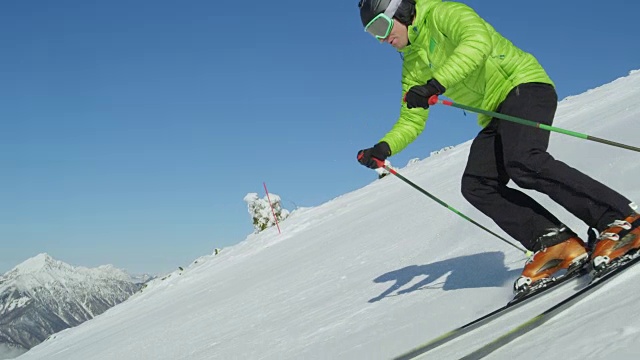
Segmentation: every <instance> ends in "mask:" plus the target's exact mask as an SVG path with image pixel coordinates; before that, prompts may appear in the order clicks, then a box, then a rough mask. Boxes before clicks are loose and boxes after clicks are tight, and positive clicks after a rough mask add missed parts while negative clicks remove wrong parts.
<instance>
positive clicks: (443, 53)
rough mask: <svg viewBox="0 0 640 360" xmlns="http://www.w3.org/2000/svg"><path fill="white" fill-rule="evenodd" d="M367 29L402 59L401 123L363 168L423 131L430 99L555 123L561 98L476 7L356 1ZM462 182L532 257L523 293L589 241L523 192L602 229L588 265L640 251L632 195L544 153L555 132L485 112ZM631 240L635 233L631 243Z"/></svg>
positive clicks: (364, 153) (521, 281)
mask: <svg viewBox="0 0 640 360" xmlns="http://www.w3.org/2000/svg"><path fill="white" fill-rule="evenodd" d="M358 6H359V8H360V17H361V19H362V25H363V26H364V28H365V31H367V32H368V33H370V34H371V35H373V36H374V37H375V38H376V39H377V40H379V41H380V42H382V43H388V44H389V45H391V46H393V47H394V48H395V49H397V50H398V51H399V52H401V53H402V55H403V65H402V93H403V103H402V106H401V109H400V117H399V119H398V120H397V122H396V124H395V125H394V126H393V128H392V129H391V130H390V131H389V132H388V133H387V134H386V135H385V136H384V137H383V138H382V139H381V140H380V141H379V142H378V143H377V144H376V145H374V146H373V147H371V148H368V149H363V150H360V151H359V152H358V161H359V162H360V163H361V164H362V165H364V166H367V167H369V168H377V167H378V163H377V162H376V161H374V158H375V159H378V160H382V161H384V160H385V159H387V158H388V157H389V156H391V155H394V154H397V153H398V152H400V151H401V150H403V149H404V148H405V147H406V146H408V145H409V143H411V142H413V141H414V140H415V139H416V138H417V137H418V135H419V134H420V133H421V132H422V131H423V130H424V127H425V122H426V119H427V116H428V114H429V111H428V109H429V103H428V99H429V98H430V97H431V96H433V95H442V94H445V93H446V95H447V96H448V97H449V98H451V99H452V100H454V101H456V102H460V103H463V104H467V105H469V106H474V107H480V108H483V109H486V110H490V111H494V112H498V113H501V114H508V115H511V116H516V117H520V118H524V119H529V120H535V121H536V122H540V123H542V124H546V125H551V124H552V122H553V117H554V115H555V111H556V107H557V101H558V99H557V94H556V91H555V87H554V83H553V82H552V81H551V79H550V78H549V76H548V75H547V73H546V72H545V70H544V69H543V68H542V66H541V65H540V64H539V62H538V60H537V59H536V58H535V57H534V56H533V55H531V54H529V53H526V52H524V51H522V50H521V49H519V48H517V47H516V46H514V45H513V44H512V43H511V42H510V41H509V40H507V39H506V38H504V37H503V36H502V35H500V34H499V33H498V32H497V31H496V30H495V29H494V28H493V27H492V26H491V25H490V24H489V23H487V22H486V21H485V20H484V19H482V18H481V17H480V16H479V15H478V14H477V13H476V12H475V11H474V10H473V9H471V8H470V7H468V6H467V5H464V4H462V3H458V2H449V1H447V2H443V1H441V0H360V2H359V4H358ZM478 120H479V121H478V123H479V124H480V126H481V127H482V130H481V131H480V132H479V133H478V135H477V136H476V137H475V139H474V140H473V143H472V144H471V149H470V152H469V157H468V160H467V165H466V168H465V170H464V173H463V175H462V184H461V190H462V195H463V196H464V198H465V199H466V200H467V201H469V202H470V203H471V204H472V205H473V206H475V207H476V208H477V209H478V210H480V211H481V212H483V213H484V214H485V215H487V216H488V217H490V218H491V219H492V220H493V221H494V222H495V223H496V224H497V225H498V226H499V227H500V228H501V229H503V230H504V231H505V232H506V233H507V234H509V235H510V236H511V237H513V238H514V239H516V240H517V241H519V242H520V243H521V244H522V245H523V246H524V247H525V248H527V249H529V250H531V251H533V252H534V255H533V256H532V257H531V258H530V259H529V260H528V261H527V263H526V264H525V266H524V269H523V271H522V275H521V276H520V278H518V279H517V280H516V282H515V284H514V289H515V290H516V291H520V290H522V289H525V288H527V287H528V286H530V285H531V284H533V283H535V282H537V281H539V280H542V279H545V278H549V277H551V276H553V275H554V274H555V273H556V272H558V271H560V270H567V271H573V270H574V269H577V268H579V267H581V266H582V265H583V264H585V263H586V262H587V261H588V258H589V253H588V250H587V246H586V244H585V242H584V241H583V240H582V239H580V238H579V237H578V236H577V235H576V233H575V232H574V231H573V230H571V229H570V228H568V227H567V226H566V225H564V224H562V223H561V222H560V220H558V219H557V218H556V217H555V216H554V215H553V214H551V213H550V212H549V211H548V210H547V209H545V208H544V207H543V206H542V205H540V204H539V203H538V202H536V201H535V200H534V199H532V198H531V197H529V196H528V195H526V194H525V193H523V192H521V191H519V190H516V189H514V188H510V187H507V183H508V182H509V180H512V181H513V182H514V183H515V184H516V185H518V186H519V187H521V188H524V189H532V190H536V191H539V192H541V193H543V194H546V195H548V196H549V197H550V198H551V199H552V200H554V201H555V202H556V203H558V204H560V205H561V206H562V207H564V208H565V209H566V210H567V211H569V212H570V213H571V214H573V215H574V216H576V217H577V218H579V219H581V220H582V221H584V222H585V223H586V224H587V225H588V226H589V227H590V228H595V229H596V230H597V231H598V232H599V234H600V235H599V236H597V238H596V239H594V240H596V241H597V242H596V243H595V247H594V248H593V249H590V250H592V253H591V261H592V265H593V266H594V267H596V268H598V269H599V268H601V267H603V266H606V265H607V264H609V263H610V261H612V260H614V259H616V258H619V257H620V256H622V255H624V254H626V253H628V252H630V251H633V250H637V249H638V248H640V227H639V225H640V215H639V214H638V213H637V212H636V209H637V207H636V206H635V205H634V204H633V203H632V202H631V201H630V200H629V199H627V198H626V197H624V196H622V195H620V194H619V193H617V192H616V191H614V190H612V189H610V188H609V187H607V186H605V185H603V184H601V183H599V182H598V181H596V180H594V179H592V178H590V177H588V176H587V175H585V174H583V173H581V172H580V171H578V170H576V169H574V168H571V167H569V166H568V165H566V164H565V163H563V162H561V161H558V160H556V159H555V158H553V157H552V156H551V155H550V154H549V153H548V152H547V146H548V143H549V134H550V133H549V132H548V131H544V130H542V129H532V128H528V127H525V126H522V125H520V124H517V123H513V122H508V121H500V120H499V119H496V118H493V119H492V118H490V117H488V116H485V115H480V116H479V118H478ZM627 234H629V236H626V235H627Z"/></svg>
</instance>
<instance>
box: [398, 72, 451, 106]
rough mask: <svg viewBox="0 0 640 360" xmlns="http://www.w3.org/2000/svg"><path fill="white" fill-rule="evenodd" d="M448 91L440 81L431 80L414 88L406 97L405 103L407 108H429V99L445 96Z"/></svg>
mask: <svg viewBox="0 0 640 360" xmlns="http://www.w3.org/2000/svg"><path fill="white" fill-rule="evenodd" d="M445 91H446V89H445V88H444V86H442V85H441V84H440V83H439V82H438V80H436V79H431V80H429V81H427V83H426V84H424V85H416V86H412V87H411V89H409V91H407V93H406V94H405V95H404V102H406V103H407V108H409V109H413V108H425V109H428V108H429V98H430V97H432V96H433V95H441V94H444V92H445Z"/></svg>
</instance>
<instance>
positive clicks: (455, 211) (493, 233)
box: [358, 155, 533, 256]
mask: <svg viewBox="0 0 640 360" xmlns="http://www.w3.org/2000/svg"><path fill="white" fill-rule="evenodd" d="M361 157H362V155H359V156H358V158H361ZM372 159H373V160H374V161H375V162H376V163H377V164H378V167H381V168H384V169H385V170H387V171H388V172H390V173H392V174H393V175H395V176H397V177H398V178H399V179H400V180H402V181H404V182H406V183H407V184H409V185H411V186H412V187H413V188H414V189H416V190H418V191H420V192H421V193H423V194H425V195H427V196H428V197H429V198H431V200H433V201H435V202H437V203H438V204H440V205H442V206H444V207H446V208H447V209H449V210H451V211H453V212H454V213H456V214H458V215H459V216H460V217H462V218H463V219H465V220H467V221H469V222H470V223H472V224H474V225H475V226H477V227H479V228H481V229H482V230H484V231H486V232H488V233H489V234H491V235H493V236H495V237H497V238H498V239H500V240H502V241H504V242H506V243H507V244H509V245H511V246H513V247H514V248H516V249H518V250H520V251H522V252H523V253H525V254H526V255H527V256H531V255H532V254H533V253H532V252H531V251H529V250H525V249H523V248H521V247H519V246H518V245H516V244H514V243H512V242H511V241H509V240H507V239H505V238H503V237H502V236H500V235H498V234H496V233H495V232H493V231H491V230H489V229H487V228H486V227H484V226H482V225H480V224H479V223H477V222H476V221H474V220H473V219H471V218H470V217H468V216H466V215H465V214H463V213H461V212H460V211H458V210H456V209H454V208H453V207H451V206H449V205H448V204H447V203H445V202H444V201H442V200H440V199H438V198H437V197H435V196H433V195H432V194H430V193H429V192H428V191H426V190H425V189H423V188H421V187H420V186H418V185H416V184H414V183H413V182H411V181H410V180H409V179H407V178H406V177H404V176H402V175H400V174H399V173H398V172H397V171H395V170H394V169H392V168H391V167H389V166H387V165H385V163H384V161H382V160H380V159H376V158H372Z"/></svg>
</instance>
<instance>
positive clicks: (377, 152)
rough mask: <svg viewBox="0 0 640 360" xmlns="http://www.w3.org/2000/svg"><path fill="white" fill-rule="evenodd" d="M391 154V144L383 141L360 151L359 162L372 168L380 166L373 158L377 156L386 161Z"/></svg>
mask: <svg viewBox="0 0 640 360" xmlns="http://www.w3.org/2000/svg"><path fill="white" fill-rule="evenodd" d="M389 156H391V148H389V144H387V143H386V142H384V141H381V142H379V143H377V144H375V146H374V147H372V148H368V149H364V150H360V151H358V162H359V163H360V164H362V165H364V166H366V167H368V168H370V169H377V168H379V166H378V163H377V162H376V161H375V160H374V159H373V158H376V159H378V160H380V161H382V162H383V163H384V160H385V159H386V158H388V157H389Z"/></svg>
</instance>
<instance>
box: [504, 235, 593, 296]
mask: <svg viewBox="0 0 640 360" xmlns="http://www.w3.org/2000/svg"><path fill="white" fill-rule="evenodd" d="M536 248H537V249H538V250H537V251H536V252H535V253H534V254H533V256H532V257H531V258H529V260H527V263H526V264H525V266H524V269H523V270H522V275H521V276H520V277H519V278H518V279H517V280H516V281H515V282H514V284H513V290H514V292H515V293H516V294H520V293H525V292H528V291H529V290H531V289H532V288H534V287H537V286H538V285H543V284H544V283H546V282H549V281H553V280H554V279H555V277H557V276H559V275H560V274H563V273H564V274H567V273H571V272H573V271H575V270H578V269H580V268H582V266H583V265H584V264H585V263H586V262H587V261H588V258H589V254H588V253H587V249H586V246H585V243H584V241H582V240H581V239H580V238H579V237H578V236H577V235H576V234H575V233H574V232H572V231H571V230H568V229H567V228H566V227H562V228H559V229H554V230H553V231H551V232H550V233H548V234H546V235H543V236H541V237H540V238H539V239H538V240H537V241H536Z"/></svg>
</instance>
